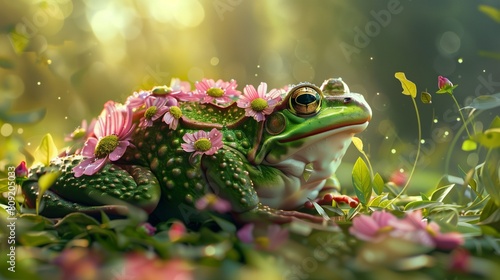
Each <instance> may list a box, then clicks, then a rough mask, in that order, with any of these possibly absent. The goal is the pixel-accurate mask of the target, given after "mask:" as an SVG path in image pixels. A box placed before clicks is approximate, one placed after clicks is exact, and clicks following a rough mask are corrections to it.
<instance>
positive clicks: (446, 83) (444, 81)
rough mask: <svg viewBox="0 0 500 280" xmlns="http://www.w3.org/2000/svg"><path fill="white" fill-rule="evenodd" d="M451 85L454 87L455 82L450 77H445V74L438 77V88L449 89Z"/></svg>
mask: <svg viewBox="0 0 500 280" xmlns="http://www.w3.org/2000/svg"><path fill="white" fill-rule="evenodd" d="M451 87H453V83H452V82H451V81H450V80H448V78H446V77H443V76H439V77H438V88H439V89H448V88H451Z"/></svg>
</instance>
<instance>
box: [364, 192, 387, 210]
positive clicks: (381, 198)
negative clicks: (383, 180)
mask: <svg viewBox="0 0 500 280" xmlns="http://www.w3.org/2000/svg"><path fill="white" fill-rule="evenodd" d="M384 199H387V194H385V193H383V194H380V195H378V196H376V197H374V198H373V199H372V200H370V202H369V203H368V206H370V207H378V206H380V204H381V203H382V201H384Z"/></svg>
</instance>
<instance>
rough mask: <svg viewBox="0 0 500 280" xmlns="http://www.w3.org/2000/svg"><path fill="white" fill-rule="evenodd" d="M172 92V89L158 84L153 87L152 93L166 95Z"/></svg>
mask: <svg viewBox="0 0 500 280" xmlns="http://www.w3.org/2000/svg"><path fill="white" fill-rule="evenodd" d="M171 92H172V89H171V88H169V87H167V86H158V87H154V88H153V92H152V93H153V94H154V95H166V94H169V93H171Z"/></svg>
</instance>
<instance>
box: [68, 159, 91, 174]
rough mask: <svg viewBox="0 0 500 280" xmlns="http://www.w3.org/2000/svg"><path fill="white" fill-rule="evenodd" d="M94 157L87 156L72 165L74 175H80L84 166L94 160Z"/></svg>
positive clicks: (83, 170)
mask: <svg viewBox="0 0 500 280" xmlns="http://www.w3.org/2000/svg"><path fill="white" fill-rule="evenodd" d="M94 159H95V158H88V159H85V160H83V161H82V162H80V164H78V165H77V166H75V167H73V172H74V173H75V177H80V176H82V175H83V174H84V172H85V168H87V166H88V165H89V164H90V163H91V162H93V161H94Z"/></svg>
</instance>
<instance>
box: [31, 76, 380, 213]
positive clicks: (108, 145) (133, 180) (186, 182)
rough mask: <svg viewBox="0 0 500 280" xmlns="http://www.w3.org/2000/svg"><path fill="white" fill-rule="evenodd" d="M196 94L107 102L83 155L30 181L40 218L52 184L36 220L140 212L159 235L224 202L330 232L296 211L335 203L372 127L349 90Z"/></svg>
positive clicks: (306, 87)
mask: <svg viewBox="0 0 500 280" xmlns="http://www.w3.org/2000/svg"><path fill="white" fill-rule="evenodd" d="M195 86H196V89H194V90H191V86H190V85H189V84H188V83H186V82H180V80H178V79H176V80H174V79H173V82H172V83H171V85H170V86H156V87H153V88H152V89H150V90H142V91H138V92H134V93H133V94H132V95H130V96H129V97H127V99H126V101H125V103H123V104H122V103H117V102H113V101H109V102H107V103H106V104H105V106H104V107H105V108H104V109H103V112H102V113H101V115H100V116H99V117H98V118H97V121H96V122H95V125H94V126H93V131H90V132H87V135H86V139H84V140H85V142H84V144H83V145H82V146H81V147H79V148H78V149H76V151H74V152H71V153H63V154H61V155H59V156H58V157H56V158H54V159H52V160H51V162H50V164H49V165H47V166H44V165H38V166H33V167H32V168H31V169H30V173H29V177H28V178H27V179H26V180H25V181H24V182H23V184H22V191H23V194H24V196H25V208H26V209H33V208H35V207H36V200H37V197H38V195H39V192H40V186H39V179H40V178H41V177H42V176H43V175H44V174H47V173H55V174H57V175H56V177H57V178H56V179H54V180H53V183H52V184H51V185H50V187H49V188H48V189H47V190H46V191H45V192H43V195H42V196H41V200H40V204H39V210H38V211H39V214H40V215H43V216H46V217H51V218H57V217H63V216H65V215H67V214H69V213H73V212H82V213H86V214H89V215H95V216H98V215H100V214H101V213H103V212H104V213H106V214H108V215H111V216H123V215H127V213H131V212H133V211H136V210H137V211H139V210H140V211H145V212H146V214H147V215H148V216H149V219H150V221H152V222H154V223H158V222H162V221H167V220H169V219H172V218H174V219H181V220H183V221H184V222H185V223H200V222H203V221H204V220H206V219H207V217H208V216H207V214H206V212H210V211H209V210H207V211H203V210H200V209H199V207H197V203H198V202H199V201H201V200H203V199H207V198H208V199H209V201H212V202H213V201H214V199H215V200H217V199H220V200H221V201H224V202H227V203H228V205H229V206H230V207H228V210H227V211H225V214H227V213H229V214H230V215H232V216H233V217H244V216H245V215H246V214H247V213H266V214H267V216H266V217H270V216H271V217H274V218H276V220H280V221H290V220H291V219H294V218H297V217H298V218H304V219H310V220H313V221H319V220H324V218H322V217H319V216H318V215H310V214H307V213H304V212H301V211H299V210H298V209H300V208H301V207H303V206H304V204H305V203H307V202H308V201H309V202H310V201H314V200H315V199H316V200H318V199H321V197H322V195H325V194H328V193H333V192H336V193H338V190H339V186H338V180H337V179H336V176H335V171H336V170H337V168H338V166H339V165H340V163H341V160H342V158H343V156H344V154H345V153H346V150H347V148H348V147H349V145H350V143H351V141H352V137H353V136H354V135H355V134H357V133H361V132H363V131H364V130H365V129H366V128H367V126H368V124H369V122H370V120H371V117H372V111H371V108H370V106H369V105H368V103H367V102H366V100H365V99H364V97H363V95H361V94H359V93H354V92H351V91H350V89H349V87H348V85H347V84H346V83H345V82H344V81H343V80H342V78H329V79H326V80H325V81H324V82H323V83H322V85H321V86H320V87H318V86H316V85H314V84H313V83H309V82H302V83H298V84H296V85H289V86H286V87H284V88H281V89H273V90H271V91H267V84H266V83H261V84H260V85H259V86H258V89H255V87H253V86H251V85H247V86H246V87H245V88H244V90H243V92H244V93H243V94H242V93H241V91H239V90H237V83H236V82H235V81H234V80H231V81H230V82H224V81H222V80H217V81H214V80H208V79H203V81H201V82H197V83H196V85H195ZM212 212H213V211H212Z"/></svg>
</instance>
